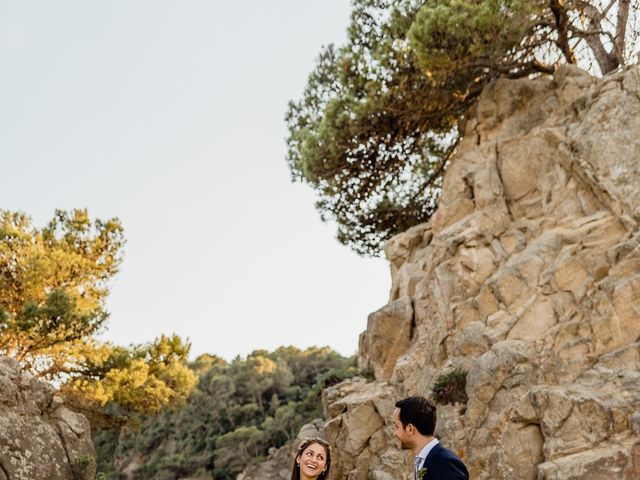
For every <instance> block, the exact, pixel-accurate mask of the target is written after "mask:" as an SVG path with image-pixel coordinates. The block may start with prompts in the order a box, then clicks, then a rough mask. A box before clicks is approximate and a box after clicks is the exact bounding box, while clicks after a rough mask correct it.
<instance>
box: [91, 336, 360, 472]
mask: <svg viewBox="0 0 640 480" xmlns="http://www.w3.org/2000/svg"><path fill="white" fill-rule="evenodd" d="M189 368H190V369H192V371H193V372H194V373H195V374H197V376H198V384H197V387H196V388H195V390H194V391H193V392H192V393H191V395H190V396H189V397H188V398H187V401H186V403H185V404H184V406H182V407H181V408H176V409H171V410H165V411H164V412H162V413H161V414H159V415H138V416H135V417H134V418H130V419H129V421H128V423H127V425H126V426H124V427H122V428H116V429H114V428H107V429H96V430H95V431H94V435H93V437H94V443H95V445H96V449H97V457H98V458H97V460H98V472H99V476H100V477H102V478H104V479H118V478H121V473H122V471H123V470H124V469H126V468H127V467H130V466H131V464H132V463H136V465H137V468H136V470H135V478H140V479H153V480H173V479H177V478H185V477H188V478H214V479H216V480H231V479H234V478H235V477H236V475H237V474H238V473H240V472H241V471H242V470H243V469H244V468H245V467H246V466H248V465H250V464H252V463H255V462H258V461H261V460H263V459H264V458H265V457H266V455H267V453H268V450H269V448H271V447H279V446H282V445H283V444H285V443H286V442H288V441H291V440H292V439H294V438H295V437H296V435H297V433H298V430H299V429H300V427H301V426H302V425H304V424H305V423H308V422H310V421H312V420H313V419H315V418H321V417H322V405H321V398H320V396H321V392H322V389H323V388H324V387H326V386H328V385H332V384H334V383H336V382H339V381H341V380H343V379H345V378H348V377H351V376H353V375H354V374H355V373H356V366H355V357H348V358H347V357H343V356H341V355H339V354H338V353H336V352H335V351H333V350H331V349H329V348H326V347H324V348H318V347H314V348H308V349H306V350H300V349H298V348H296V347H292V346H289V347H280V348H278V349H277V350H275V351H273V352H267V351H264V350H257V351H254V352H253V353H251V354H250V355H248V356H247V357H246V358H240V357H237V358H235V359H234V360H232V361H231V362H226V361H224V360H223V359H221V358H219V357H216V356H213V355H202V356H200V357H198V358H197V359H196V360H195V361H194V362H193V363H191V364H189Z"/></svg>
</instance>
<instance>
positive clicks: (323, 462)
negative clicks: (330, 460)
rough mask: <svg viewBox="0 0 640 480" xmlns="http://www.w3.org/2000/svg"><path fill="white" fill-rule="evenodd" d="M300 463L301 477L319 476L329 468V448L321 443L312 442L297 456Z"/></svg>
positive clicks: (297, 461)
mask: <svg viewBox="0 0 640 480" xmlns="http://www.w3.org/2000/svg"><path fill="white" fill-rule="evenodd" d="M296 463H299V464H300V478H303V479H304V478H317V477H318V476H319V475H320V474H321V473H322V472H324V471H325V470H326V468H327V449H326V448H325V447H324V446H323V445H320V444H319V443H312V444H310V445H308V446H307V448H305V449H304V450H303V451H302V453H301V454H300V455H298V456H297V457H296Z"/></svg>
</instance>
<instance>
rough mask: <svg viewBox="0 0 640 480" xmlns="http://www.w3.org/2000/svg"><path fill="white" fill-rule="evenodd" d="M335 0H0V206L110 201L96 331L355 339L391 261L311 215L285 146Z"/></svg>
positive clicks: (340, 343)
mask: <svg viewBox="0 0 640 480" xmlns="http://www.w3.org/2000/svg"><path fill="white" fill-rule="evenodd" d="M349 12H350V5H349V1H348V0H274V1H270V2H267V1H264V0H260V1H255V0H250V1H248V0H245V1H238V2H231V1H222V0H215V1H214V0H210V1H204V0H199V1H196V0H180V1H178V0H173V1H168V0H144V1H143V0H109V1H97V0H94V1H90V0H76V1H69V0H56V1H51V0H40V1H30V0H15V1H7V0H0V86H1V88H0V162H1V172H2V183H1V185H2V195H1V196H0V202H1V203H0V208H2V209H7V210H21V211H24V212H26V213H28V214H30V215H31V216H32V218H33V220H34V223H35V224H36V225H38V226H42V225H43V224H44V223H45V222H46V221H48V220H49V219H50V218H51V217H52V215H53V212H54V209H56V208H62V209H72V208H87V209H88V210H89V214H90V216H91V217H92V218H96V217H98V218H103V219H106V218H110V217H118V218H120V220H121V221H122V223H123V225H124V228H125V236H126V238H127V244H126V246H125V257H124V262H123V264H122V268H121V271H120V273H119V274H118V276H117V277H116V278H115V280H114V282H113V284H112V290H111V295H110V297H109V298H108V300H107V307H108V310H109V311H110V312H111V318H110V320H109V323H108V329H107V331H106V332H105V333H104V334H103V336H102V338H105V339H108V340H111V341H113V342H115V343H117V344H125V345H126V344H130V343H142V342H147V341H150V340H152V339H153V338H155V337H157V336H159V335H160V334H162V333H166V334H170V333H174V332H175V333H177V334H179V335H181V336H182V337H184V338H188V339H189V340H190V342H191V344H192V357H195V356H196V355H199V354H201V353H204V352H209V353H214V354H218V355H221V356H223V357H225V358H227V359H231V358H233V357H234V356H236V355H242V356H244V355H246V354H248V353H249V352H251V351H252V350H255V349H258V348H265V349H269V350H272V349H274V348H276V347H278V346H281V345H295V346H298V347H300V348H305V347H308V346H311V345H329V346H331V347H333V348H334V349H336V350H337V351H339V352H340V353H342V354H345V355H350V354H352V353H355V352H356V350H357V345H358V335H359V333H360V332H362V331H363V330H364V329H365V328H366V321H367V315H368V314H369V313H371V312H373V311H374V310H376V309H378V308H380V307H381V306H382V305H384V304H385V303H386V302H387V297H388V292H389V288H390V276H389V268H388V263H387V262H386V261H384V260H381V259H370V258H361V257H359V256H357V255H356V254H355V253H353V252H351V251H350V250H349V249H348V248H347V247H345V246H342V245H340V244H339V243H338V242H337V241H336V240H335V228H334V226H333V225H328V224H323V223H322V222H321V221H320V218H319V215H318V213H317V211H316V210H315V208H314V201H315V194H314V192H313V191H312V189H311V187H309V186H308V185H303V184H300V183H297V184H293V183H291V180H290V173H289V170H288V166H287V164H286V161H285V140H284V139H285V136H286V133H287V132H286V126H285V123H284V115H285V111H286V106H287V102H288V101H289V100H291V99H298V98H299V97H300V95H301V94H302V91H303V88H304V86H305V83H306V78H307V75H308V74H309V73H310V71H311V70H312V68H313V66H314V64H315V59H316V57H317V55H318V53H319V52H320V48H321V46H322V45H326V44H328V43H337V44H340V43H343V42H344V41H345V38H346V27H347V25H348V21H349Z"/></svg>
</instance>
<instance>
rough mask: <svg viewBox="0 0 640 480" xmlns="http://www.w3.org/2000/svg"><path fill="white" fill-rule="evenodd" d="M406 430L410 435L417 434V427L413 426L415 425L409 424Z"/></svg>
mask: <svg viewBox="0 0 640 480" xmlns="http://www.w3.org/2000/svg"><path fill="white" fill-rule="evenodd" d="M406 430H407V433H408V434H409V435H413V434H414V433H415V432H416V427H414V426H413V423H407V428H406Z"/></svg>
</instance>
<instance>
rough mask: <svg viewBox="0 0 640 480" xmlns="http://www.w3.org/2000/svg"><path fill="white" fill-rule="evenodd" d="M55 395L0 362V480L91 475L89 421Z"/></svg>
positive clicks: (85, 478)
mask: <svg viewBox="0 0 640 480" xmlns="http://www.w3.org/2000/svg"><path fill="white" fill-rule="evenodd" d="M54 394H55V389H54V388H53V387H52V386H51V385H49V384H47V383H45V382H42V381H40V380H37V379H35V378H34V377H32V376H31V375H29V374H27V373H23V372H21V371H20V368H19V366H18V364H17V363H16V362H15V361H14V360H12V359H9V358H6V357H0V480H45V479H46V480H89V479H93V478H94V477H95V474H96V468H95V467H96V464H95V452H94V449H93V443H92V442H91V431H90V426H89V421H88V420H87V419H86V417H84V416H83V415H80V414H78V413H74V412H72V411H71V410H69V409H68V408H67V407H65V406H64V405H63V403H62V401H61V400H60V399H59V397H57V396H55V395H54Z"/></svg>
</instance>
